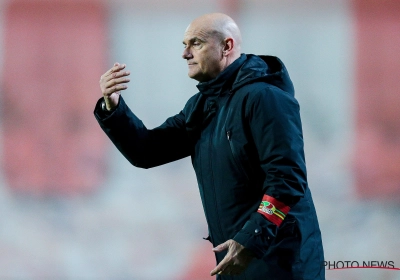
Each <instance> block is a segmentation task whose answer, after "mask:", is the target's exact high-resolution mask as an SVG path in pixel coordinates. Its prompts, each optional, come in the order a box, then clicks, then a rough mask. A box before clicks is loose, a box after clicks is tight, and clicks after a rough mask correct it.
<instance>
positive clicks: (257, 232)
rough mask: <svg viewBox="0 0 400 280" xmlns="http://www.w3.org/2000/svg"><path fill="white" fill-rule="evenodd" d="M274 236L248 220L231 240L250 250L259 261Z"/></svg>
mask: <svg viewBox="0 0 400 280" xmlns="http://www.w3.org/2000/svg"><path fill="white" fill-rule="evenodd" d="M257 215H259V214H257ZM274 236H275V235H274V234H272V232H269V230H268V229H267V228H264V227H262V226H260V225H259V224H257V223H255V222H254V221H252V220H249V221H247V222H246V224H245V225H244V226H243V228H242V229H241V230H240V231H239V232H238V233H237V234H236V235H235V237H233V240H235V241H236V242H238V243H239V244H241V245H242V246H244V247H245V248H247V249H249V250H251V251H252V252H253V253H254V254H255V256H256V258H258V259H261V258H262V257H263V256H264V255H265V253H266V252H267V250H268V248H269V246H270V245H271V243H272V240H273V237H274Z"/></svg>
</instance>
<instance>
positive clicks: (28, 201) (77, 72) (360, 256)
mask: <svg viewBox="0 0 400 280" xmlns="http://www.w3.org/2000/svg"><path fill="white" fill-rule="evenodd" d="M216 11H220V12H225V13H228V14H229V15H231V17H233V18H234V19H235V20H236V21H237V23H238V24H239V26H240V28H241V31H242V36H243V41H244V43H243V52H245V53H255V54H269V55H275V56H278V57H280V58H281V59H282V60H283V61H284V62H285V64H286V66H287V68H288V70H289V73H290V75H291V78H292V80H293V82H294V85H295V88H296V97H297V99H298V100H299V103H300V106H301V115H302V121H303V129H304V139H305V153H306V160H307V167H308V177H309V186H310V188H311V190H312V193H313V196H314V202H315V204H316V207H317V212H318V216H319V220H320V226H321V231H322V236H323V241H324V248H325V260H326V261H330V262H334V261H335V262H337V261H358V262H359V263H360V264H362V262H364V261H365V262H368V261H379V262H382V261H383V262H385V261H386V262H388V261H391V262H393V263H394V266H395V267H400V250H399V248H400V240H399V238H398V232H399V230H400V211H399V202H400V110H399V109H400V94H399V93H400V92H399V88H400V70H399V69H400V1H399V0H381V1H374V0H308V1H306V0H303V1H302V0H268V1H267V0H264V1H262V0H246V1H245V0H218V1H217V0H214V1H211V0H203V1H194V0H186V1H183V0H159V1H157V0H129V1H128V0H113V1H111V0H109V1H101V0H0V158H1V168H0V280H3V279H5V280H14V279H15V280H31V279H32V280H36V279H45V280H47V279H72V280H75V279H76V280H92V279H93V280H97V279H99V280H101V279H104V280H105V279H121V280H123V279H134V280H136V279H138V280H164V279H165V280H172V279H178V280H203V279H204V280H206V279H212V278H211V277H210V276H208V275H209V271H211V270H212V269H213V267H214V265H215V261H214V256H213V253H212V252H211V244H209V243H208V242H207V241H204V240H203V239H202V237H205V236H206V235H207V226H206V223H205V219H204V215H203V210H202V206H201V202H200V197H199V193H198V189H197V183H196V179H195V175H194V171H193V170H192V167H191V163H190V159H189V158H186V159H183V160H180V161H178V162H174V163H171V164H168V165H165V166H161V167H157V168H154V169H151V170H140V169H137V168H135V167H133V166H130V165H129V163H128V162H127V161H126V160H125V159H124V158H123V156H122V155H120V154H119V152H118V151H117V150H116V148H115V147H113V146H112V144H111V142H110V141H109V140H108V139H107V137H106V136H105V135H104V134H103V132H102V131H101V129H100V127H99V126H98V124H97V123H96V121H95V119H94V116H93V109H94V105H95V103H96V101H97V100H98V98H100V97H101V92H100V89H99V85H98V81H99V79H100V76H101V75H102V74H103V73H104V72H105V71H107V70H108V69H109V68H110V67H111V66H112V64H113V63H114V62H116V61H117V62H120V63H126V64H127V69H128V70H130V71H131V72H132V74H131V82H130V84H129V88H128V90H127V91H126V92H124V93H123V95H124V98H125V99H126V101H127V103H128V105H129V106H130V107H131V109H132V110H133V111H134V112H135V113H136V114H137V115H138V116H139V118H141V119H142V120H143V121H144V123H145V124H146V126H147V127H148V128H152V127H155V126H158V125H160V124H161V123H162V122H163V121H164V120H165V119H166V118H167V117H169V116H171V115H174V114H176V113H178V112H179V111H180V110H181V109H182V108H183V106H184V104H185V103H186V101H187V100H188V99H189V98H190V97H191V96H192V95H193V94H195V93H196V87H195V85H196V82H195V81H193V80H190V79H189V78H188V77H187V67H186V64H185V62H184V60H183V59H182V58H181V52H182V50H183V46H182V38H183V32H184V30H185V29H186V27H187V25H188V24H189V23H190V22H191V20H192V19H194V18H195V17H198V16H200V15H202V14H204V13H209V12H216ZM326 274H327V279H350V280H351V279H357V280H358V279H363V280H364V279H388V280H389V279H400V271H396V270H384V269H348V270H327V271H326Z"/></svg>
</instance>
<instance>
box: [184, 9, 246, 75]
mask: <svg viewBox="0 0 400 280" xmlns="http://www.w3.org/2000/svg"><path fill="white" fill-rule="evenodd" d="M241 42H242V38H241V35H240V30H239V28H238V26H237V25H236V23H235V22H234V21H233V19H232V18H230V17H229V16H227V15H225V14H221V13H213V14H206V15H203V16H201V17H198V18H196V19H195V20H193V21H192V22H191V23H190V25H189V26H188V27H187V28H186V31H185V35H184V39H183V44H184V45H185V50H184V52H183V54H182V57H183V58H184V59H186V60H187V62H188V65H189V73H188V74H189V77H191V78H193V79H195V80H198V81H200V82H203V81H207V80H210V79H212V78H215V77H216V76H217V75H218V74H219V73H221V72H222V71H223V70H224V69H225V68H226V67H228V66H229V65H230V64H231V63H232V62H233V61H235V60H236V59H237V58H239V57H240V44H241Z"/></svg>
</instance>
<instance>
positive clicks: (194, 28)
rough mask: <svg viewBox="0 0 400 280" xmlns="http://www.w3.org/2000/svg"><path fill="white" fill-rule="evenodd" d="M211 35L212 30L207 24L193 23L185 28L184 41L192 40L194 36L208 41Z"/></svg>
mask: <svg viewBox="0 0 400 280" xmlns="http://www.w3.org/2000/svg"><path fill="white" fill-rule="evenodd" d="M209 37H210V32H209V30H208V28H207V27H206V26H204V25H203V26H202V25H199V24H196V23H191V24H190V25H189V26H188V27H187V28H186V30H185V33H184V35H183V41H184V42H185V41H190V40H192V39H194V38H198V39H200V40H203V41H206V40H207V39H208V38H209Z"/></svg>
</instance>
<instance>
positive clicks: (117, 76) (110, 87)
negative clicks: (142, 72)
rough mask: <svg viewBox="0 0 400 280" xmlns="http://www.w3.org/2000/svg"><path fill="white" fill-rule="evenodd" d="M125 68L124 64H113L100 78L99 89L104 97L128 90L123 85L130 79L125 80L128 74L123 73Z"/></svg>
mask: <svg viewBox="0 0 400 280" xmlns="http://www.w3.org/2000/svg"><path fill="white" fill-rule="evenodd" d="M125 67H126V65H125V64H119V63H115V64H114V66H113V67H112V68H111V69H109V70H108V71H107V72H106V73H104V74H103V75H102V76H101V77H100V82H99V83H100V89H101V91H102V93H103V95H104V97H108V96H110V95H111V94H113V93H114V92H116V93H118V92H119V91H121V90H125V89H127V88H128V86H127V85H126V84H125V83H128V82H129V81H130V79H129V78H127V76H129V75H130V72H129V71H123V70H124V69H125Z"/></svg>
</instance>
